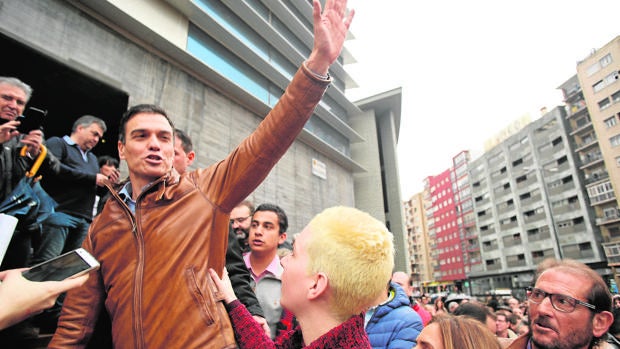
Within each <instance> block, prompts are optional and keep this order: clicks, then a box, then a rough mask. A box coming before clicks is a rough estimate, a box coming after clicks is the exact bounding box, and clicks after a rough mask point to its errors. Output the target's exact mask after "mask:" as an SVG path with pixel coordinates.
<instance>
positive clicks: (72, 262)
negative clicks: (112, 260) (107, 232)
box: [22, 248, 99, 281]
mask: <svg viewBox="0 0 620 349" xmlns="http://www.w3.org/2000/svg"><path fill="white" fill-rule="evenodd" d="M97 268H99V262H98V261H97V260H96V259H95V257H93V256H92V255H91V254H90V253H88V252H87V251H86V250H85V249H83V248H78V249H76V250H73V251H70V252H67V253H65V254H62V255H60V256H58V257H55V258H52V259H50V260H48V261H45V262H43V263H40V264H37V265H35V266H33V267H32V268H30V269H28V270H26V271H24V272H23V274H22V275H23V276H24V277H25V278H26V279H28V280H30V281H62V280H65V279H68V278H73V277H76V276H79V275H82V274H85V273H87V272H89V271H91V270H95V269H97Z"/></svg>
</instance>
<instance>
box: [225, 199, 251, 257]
mask: <svg viewBox="0 0 620 349" xmlns="http://www.w3.org/2000/svg"><path fill="white" fill-rule="evenodd" d="M253 213H254V205H252V203H251V202H250V201H248V200H245V201H243V202H242V203H240V204H239V205H237V207H235V208H233V210H232V211H231V212H230V224H231V225H232V229H233V231H234V232H235V234H236V235H237V240H239V245H241V250H242V251H243V252H250V246H249V245H248V236H249V234H250V225H252V219H251V218H252V214H253Z"/></svg>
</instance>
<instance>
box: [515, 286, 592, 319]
mask: <svg viewBox="0 0 620 349" xmlns="http://www.w3.org/2000/svg"><path fill="white" fill-rule="evenodd" d="M526 291H527V298H528V299H529V300H530V301H532V302H534V303H536V304H540V303H542V301H543V300H544V299H545V298H546V297H549V300H551V305H552V306H553V308H554V309H555V310H558V311H561V312H563V313H572V312H573V311H575V307H577V305H578V304H581V305H583V306H584V307H588V308H590V309H591V310H596V306H594V305H592V304H590V303H586V302H582V301H580V300H578V299H575V298H573V297H570V296H567V295H563V294H557V293H548V292H545V291H543V290H541V289H539V288H534V287H528V288H526Z"/></svg>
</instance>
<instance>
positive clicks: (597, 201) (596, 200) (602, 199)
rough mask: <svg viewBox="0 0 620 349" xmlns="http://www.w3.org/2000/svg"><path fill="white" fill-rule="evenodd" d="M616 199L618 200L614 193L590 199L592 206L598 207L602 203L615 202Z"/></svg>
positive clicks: (610, 192)
mask: <svg viewBox="0 0 620 349" xmlns="http://www.w3.org/2000/svg"><path fill="white" fill-rule="evenodd" d="M615 199H616V195H615V194H614V192H613V191H609V192H607V193H603V194H600V195H597V196H593V197H590V203H591V204H592V205H597V204H601V203H604V202H607V201H611V200H615Z"/></svg>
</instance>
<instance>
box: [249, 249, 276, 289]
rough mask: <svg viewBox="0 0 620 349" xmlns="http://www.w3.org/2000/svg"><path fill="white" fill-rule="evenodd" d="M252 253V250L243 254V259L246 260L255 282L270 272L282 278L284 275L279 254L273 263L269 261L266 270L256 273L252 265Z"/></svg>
mask: <svg viewBox="0 0 620 349" xmlns="http://www.w3.org/2000/svg"><path fill="white" fill-rule="evenodd" d="M251 253H252V252H248V253H246V254H245V255H244V256H243V261H244V262H245V266H246V267H247V268H248V270H249V271H250V275H251V276H252V279H253V280H254V282H258V281H259V280H260V279H262V278H264V277H265V276H267V275H269V274H271V275H273V276H274V277H275V278H277V279H280V277H281V276H282V267H281V266H280V257H278V255H277V254H276V256H275V257H274V258H273V260H272V261H271V263H269V265H268V266H267V269H265V271H263V272H262V273H261V274H260V275H256V274H255V273H254V271H253V270H252V265H251V264H250V254H251Z"/></svg>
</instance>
